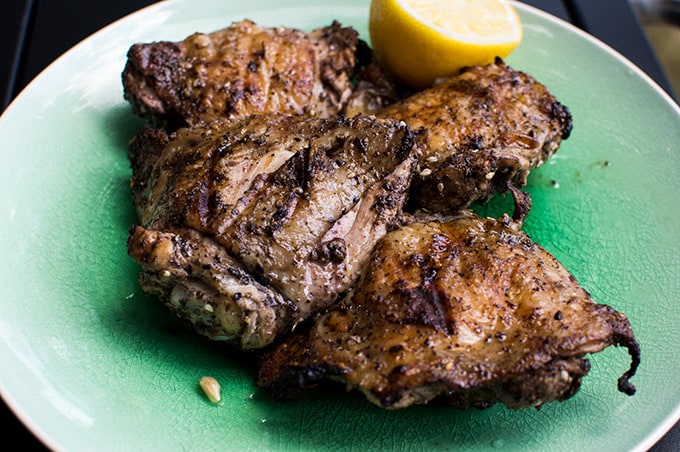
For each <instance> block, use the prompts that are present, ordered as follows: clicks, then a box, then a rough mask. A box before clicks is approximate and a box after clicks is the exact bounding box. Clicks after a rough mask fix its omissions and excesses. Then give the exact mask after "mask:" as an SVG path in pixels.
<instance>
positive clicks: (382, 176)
mask: <svg viewBox="0 0 680 452" xmlns="http://www.w3.org/2000/svg"><path fill="white" fill-rule="evenodd" d="M413 143H414V140H413V137H412V135H411V133H410V130H409V128H408V127H406V126H405V125H403V124H400V123H398V122H396V121H390V120H378V119H375V118H370V117H357V118H353V119H347V118H337V119H320V118H307V117H304V116H300V115H295V116H291V115H278V114H272V115H255V116H251V117H248V118H242V119H238V120H232V121H228V120H225V121H219V122H213V123H211V124H209V125H205V126H203V127H194V128H191V129H188V128H187V129H180V130H178V131H177V132H176V133H174V134H172V135H170V136H168V135H166V134H165V133H163V132H160V131H158V130H154V129H150V128H145V129H143V130H142V131H141V132H140V133H139V134H138V135H137V136H136V137H135V138H134V139H133V140H132V141H131V144H130V160H131V162H132V168H133V178H132V196H133V201H134V204H135V206H136V208H137V212H138V214H139V218H140V226H135V227H133V228H131V230H130V236H129V240H128V252H129V254H130V256H132V258H134V259H135V260H136V261H137V262H138V263H139V264H140V265H141V267H142V273H141V276H140V281H141V285H142V287H143V289H144V290H145V291H147V292H149V293H151V294H154V295H157V296H158V297H160V299H161V300H162V301H163V302H164V303H166V304H167V305H168V306H169V307H170V308H171V309H172V310H174V311H175V312H176V313H177V314H178V315H180V316H181V317H183V318H185V319H187V320H188V321H190V322H191V323H192V324H193V325H194V326H195V327H196V329H197V330H198V331H200V332H201V333H203V334H205V335H207V336H209V337H211V338H213V339H236V340H239V341H240V345H241V347H243V348H244V349H250V348H258V347H262V346H264V345H265V344H267V343H269V342H271V341H272V340H273V339H274V338H275V337H276V335H278V334H279V333H281V332H285V331H287V330H289V329H291V328H292V327H293V326H294V325H295V324H297V323H299V322H301V321H302V320H304V319H305V318H307V317H309V316H310V315H311V314H312V313H313V312H316V311H317V310H320V309H322V308H325V307H327V306H328V305H330V304H331V303H333V302H335V301H336V300H337V298H338V297H339V296H340V295H341V294H342V293H343V292H345V291H347V290H348V289H349V288H350V287H351V286H352V285H353V284H354V283H355V281H356V279H357V278H358V277H359V275H360V273H361V271H362V269H363V267H364V265H365V263H366V262H367V260H368V258H369V256H370V253H371V251H372V249H373V248H374V246H375V243H376V242H377V241H378V240H379V239H380V238H382V237H383V236H384V235H385V234H386V233H387V231H388V229H390V228H392V226H393V225H394V224H396V222H397V220H398V216H399V215H400V213H401V208H402V206H403V204H404V202H405V199H406V194H407V191H408V187H409V183H410V180H411V176H412V171H413V168H414V167H415V158H414V155H415V153H414V151H413Z"/></svg>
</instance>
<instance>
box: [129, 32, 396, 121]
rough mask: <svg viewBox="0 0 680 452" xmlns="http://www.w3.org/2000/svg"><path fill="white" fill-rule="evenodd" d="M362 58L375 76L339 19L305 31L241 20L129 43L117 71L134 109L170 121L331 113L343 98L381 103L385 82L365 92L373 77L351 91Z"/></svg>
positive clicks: (363, 49) (357, 103)
mask: <svg viewBox="0 0 680 452" xmlns="http://www.w3.org/2000/svg"><path fill="white" fill-rule="evenodd" d="M365 65H366V66H368V67H370V68H372V69H371V72H372V73H373V75H372V76H373V77H374V78H375V76H376V74H375V72H381V69H380V68H379V66H377V65H376V64H375V61H374V59H373V55H372V51H371V50H370V49H369V47H368V46H367V45H366V43H365V42H363V41H362V40H360V39H359V37H358V34H357V32H356V31H355V30H354V29H352V28H350V27H342V26H341V25H340V24H339V23H338V22H333V24H332V25H330V26H327V27H323V28H319V29H316V30H313V31H312V32H310V33H304V32H302V31H300V30H296V29H293V28H286V27H274V28H268V27H260V26H258V25H256V24H255V23H254V22H252V21H250V20H243V21H240V22H235V23H232V24H231V25H230V26H229V27H227V28H224V29H222V30H218V31H215V32H213V33H209V34H206V33H195V34H193V35H191V36H189V37H187V38H186V39H184V40H183V41H179V42H168V41H161V42H152V43H138V44H135V45H133V46H132V47H131V48H130V49H129V51H128V59H127V63H126V65H125V68H124V70H123V74H122V78H123V87H124V96H125V98H126V99H127V100H128V101H129V102H130V103H131V104H132V107H133V111H134V112H135V113H137V114H138V115H140V116H142V117H144V118H147V119H149V120H150V121H151V123H152V124H154V125H156V126H157V127H165V128H169V129H175V128H178V127H183V126H195V125H199V124H202V123H207V122H210V121H213V120H216V119H223V118H233V117H237V116H245V115H248V114H261V113H288V114H306V115H309V116H316V117H332V116H336V115H337V114H339V113H340V112H341V111H342V110H343V109H344V108H345V106H346V104H347V103H348V102H350V100H352V104H353V108H355V109H356V108H357V107H359V108H363V107H362V106H361V104H362V102H363V105H364V106H365V107H366V108H368V109H377V108H380V107H382V106H384V105H385V104H386V103H387V102H389V101H390V99H389V98H386V97H384V96H385V94H386V92H385V91H384V90H382V92H381V93H380V94H382V96H383V97H380V98H376V97H375V96H371V94H370V93H371V88H370V87H371V86H373V85H374V84H375V83H376V81H373V80H368V81H365V82H364V83H363V84H362V87H361V88H360V89H359V92H354V85H353V80H352V79H353V78H354V77H357V76H358V75H360V73H361V71H362V70H363V69H364V66H365ZM381 78H382V76H381V75H379V76H378V78H377V79H375V80H380V79H381ZM366 84H368V85H369V87H368V88H367V87H366V86H364V85H366Z"/></svg>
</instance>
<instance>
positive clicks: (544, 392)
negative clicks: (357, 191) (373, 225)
mask: <svg viewBox="0 0 680 452" xmlns="http://www.w3.org/2000/svg"><path fill="white" fill-rule="evenodd" d="M612 344H617V345H623V346H625V347H627V348H628V350H629V352H630V354H631V356H632V360H633V362H632V365H631V368H630V370H628V371H627V372H626V373H625V374H624V375H623V376H622V377H621V379H620V380H619V389H620V390H621V391H623V392H625V393H627V394H632V393H633V392H634V390H635V389H634V387H633V386H632V385H631V384H630V383H629V382H628V380H629V379H630V378H631V377H632V376H633V375H634V373H635V370H636V368H637V365H638V362H639V359H640V356H639V353H640V350H639V346H638V344H637V342H636V341H635V338H634V336H633V331H632V329H631V325H630V323H629V322H628V319H627V318H626V316H625V315H623V314H621V313H619V312H616V311H615V310H614V309H612V308H610V307H608V306H605V305H601V304H597V303H595V302H594V301H593V300H592V299H591V298H590V296H589V295H588V293H587V292H586V291H585V290H584V289H583V288H581V287H580V286H579V285H578V283H577V282H576V280H575V279H574V278H573V277H572V276H571V274H569V273H568V272H567V270H566V269H565V268H564V267H563V266H562V265H561V264H560V263H559V262H557V260H556V259H555V258H554V257H552V256H551V255H550V254H548V253H547V252H546V251H545V250H544V249H543V248H541V247H540V246H538V245H537V244H535V243H533V242H531V240H530V239H529V238H528V237H527V236H526V234H524V233H523V232H521V231H519V226H518V224H517V223H515V222H513V220H511V219H509V218H508V217H503V218H502V219H501V220H500V221H497V220H493V219H479V218H476V217H473V216H471V217H464V218H459V219H456V220H452V221H447V222H439V221H428V222H414V223H413V224H410V225H408V226H404V227H402V228H400V229H398V230H396V231H394V232H391V233H390V234H388V235H387V236H386V237H385V238H384V239H383V240H382V241H381V243H380V244H379V245H378V247H377V249H376V251H375V253H374V254H373V255H372V257H371V260H370V264H369V266H368V268H367V270H366V272H365V273H364V275H363V276H362V282H361V283H360V284H359V286H358V287H357V289H356V291H355V292H354V295H353V296H352V297H349V298H347V299H346V300H344V302H343V303H340V304H339V305H337V306H335V307H333V308H331V309H330V310H328V311H327V312H325V313H323V314H322V315H320V316H318V317H317V318H316V319H315V320H314V322H312V323H311V325H309V326H308V327H307V328H305V329H300V330H298V331H296V332H295V333H294V334H293V335H291V336H290V337H288V338H286V339H284V340H283V341H281V342H280V343H278V344H276V345H274V346H273V347H271V348H270V349H268V350H267V352H266V353H265V355H264V357H263V358H262V361H261V368H260V372H259V376H258V384H259V385H260V386H263V387H267V388H272V390H273V391H274V395H275V397H276V398H278V399H288V398H291V397H296V396H297V395H299V393H300V392H301V391H302V390H303V389H305V388H310V387H313V386H314V385H316V384H317V383H319V382H320V381H321V380H323V379H332V380H337V381H341V382H344V383H345V384H346V385H348V386H349V387H350V388H357V389H359V390H360V391H361V392H363V393H364V394H365V395H366V397H367V398H368V399H369V400H370V401H371V402H373V403H375V404H377V405H379V406H381V407H384V408H390V409H397V408H404V407H407V406H409V405H413V404H423V403H427V402H428V401H430V400H432V399H434V398H437V397H441V398H444V399H446V400H447V401H448V402H449V403H451V404H452V405H454V406H457V407H461V408H467V407H488V406H490V405H492V404H494V403H496V402H501V403H503V404H505V405H507V406H508V407H510V408H524V407H531V406H541V405H542V404H544V403H547V402H550V401H554V400H565V399H567V398H569V397H571V396H573V395H574V394H575V393H576V392H577V390H578V389H579V387H580V384H581V378H582V377H583V376H584V375H586V373H587V372H588V370H589V363H588V361H587V360H586V359H585V358H584V355H586V354H588V353H595V352H598V351H601V350H602V349H604V348H605V347H607V346H610V345H612Z"/></svg>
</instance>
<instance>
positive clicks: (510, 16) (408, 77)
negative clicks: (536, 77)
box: [369, 0, 522, 88]
mask: <svg viewBox="0 0 680 452" xmlns="http://www.w3.org/2000/svg"><path fill="white" fill-rule="evenodd" d="M369 32H370V39H371V45H372V47H373V49H374V51H375V53H376V56H377V58H378V60H379V61H380V62H381V64H382V65H383V66H384V67H385V68H386V69H387V70H388V71H390V72H391V73H392V74H393V75H394V76H395V77H396V78H397V79H399V80H401V81H402V82H404V83H407V84H409V85H412V86H414V87H419V88H422V87H425V86H429V85H431V84H432V82H433V81H434V80H436V79H437V78H440V77H446V76H448V75H451V74H453V73H455V72H456V71H458V70H459V69H460V68H461V67H463V66H471V65H479V64H488V63H491V62H492V61H493V60H494V58H495V57H497V56H499V57H501V58H505V57H507V56H508V55H509V54H510V53H511V52H512V51H513V50H514V49H515V48H516V47H517V46H518V45H519V43H520V41H521V40H522V23H521V21H520V18H519V16H518V15H517V12H516V11H515V9H514V7H513V6H512V5H511V4H510V3H509V2H508V1H506V0H372V1H371V8H370V15H369Z"/></svg>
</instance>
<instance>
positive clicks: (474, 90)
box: [376, 59, 572, 212]
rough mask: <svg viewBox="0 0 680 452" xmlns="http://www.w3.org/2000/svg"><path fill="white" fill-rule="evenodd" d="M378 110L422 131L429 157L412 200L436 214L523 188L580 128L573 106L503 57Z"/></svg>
mask: <svg viewBox="0 0 680 452" xmlns="http://www.w3.org/2000/svg"><path fill="white" fill-rule="evenodd" d="M376 114H377V115H378V116H380V117H383V118H392V119H397V120H403V121H404V122H406V124H408V125H409V126H410V127H411V128H412V129H414V130H420V134H419V140H421V141H422V142H423V145H422V146H421V147H422V149H423V155H422V156H421V158H420V159H419V166H418V169H417V171H416V173H417V175H416V177H415V179H414V181H413V188H412V197H413V202H414V204H415V205H416V206H417V207H420V208H424V209H429V210H432V211H435V212H447V211H448V212H450V211H456V210H459V209H463V208H466V207H467V206H469V205H470V204H471V203H473V202H476V201H478V202H485V201H487V200H488V199H489V198H490V197H491V196H493V195H494V194H495V193H498V192H503V191H505V190H507V188H508V184H509V183H510V184H511V185H514V186H515V187H519V188H521V187H523V186H524V185H525V184H526V180H527V176H528V174H529V171H530V170H532V169H534V168H536V167H538V166H540V165H541V164H543V162H545V161H546V160H547V159H548V158H550V156H552V154H553V153H554V152H555V151H556V150H557V149H558V148H559V146H560V143H561V141H562V140H564V139H566V138H568V137H569V134H570V132H571V129H572V118H571V114H570V113H569V110H568V109H567V107H565V106H564V105H562V104H561V103H560V102H558V101H557V99H556V98H555V97H554V96H553V95H552V94H551V93H550V92H549V91H548V89H547V88H546V87H545V86H544V85H542V84H540V83H538V82H537V81H536V80H535V79H534V78H532V77H530V76H529V75H527V74H525V73H523V72H519V71H515V70H514V69H512V68H511V67H510V66H508V65H507V64H505V63H504V62H503V61H502V60H500V59H497V60H496V61H495V63H493V64H489V65H486V66H474V67H468V68H465V69H463V70H461V72H460V73H459V74H458V75H456V76H453V77H451V78H449V79H446V80H444V81H442V82H441V83H439V84H437V85H435V86H433V87H431V88H429V89H425V90H423V91H420V92H417V93H415V94H413V95H411V96H409V97H407V98H405V99H403V100H401V101H399V102H396V103H393V104H391V105H389V106H387V107H385V108H384V109H382V110H380V111H378V112H377V113H376Z"/></svg>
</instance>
